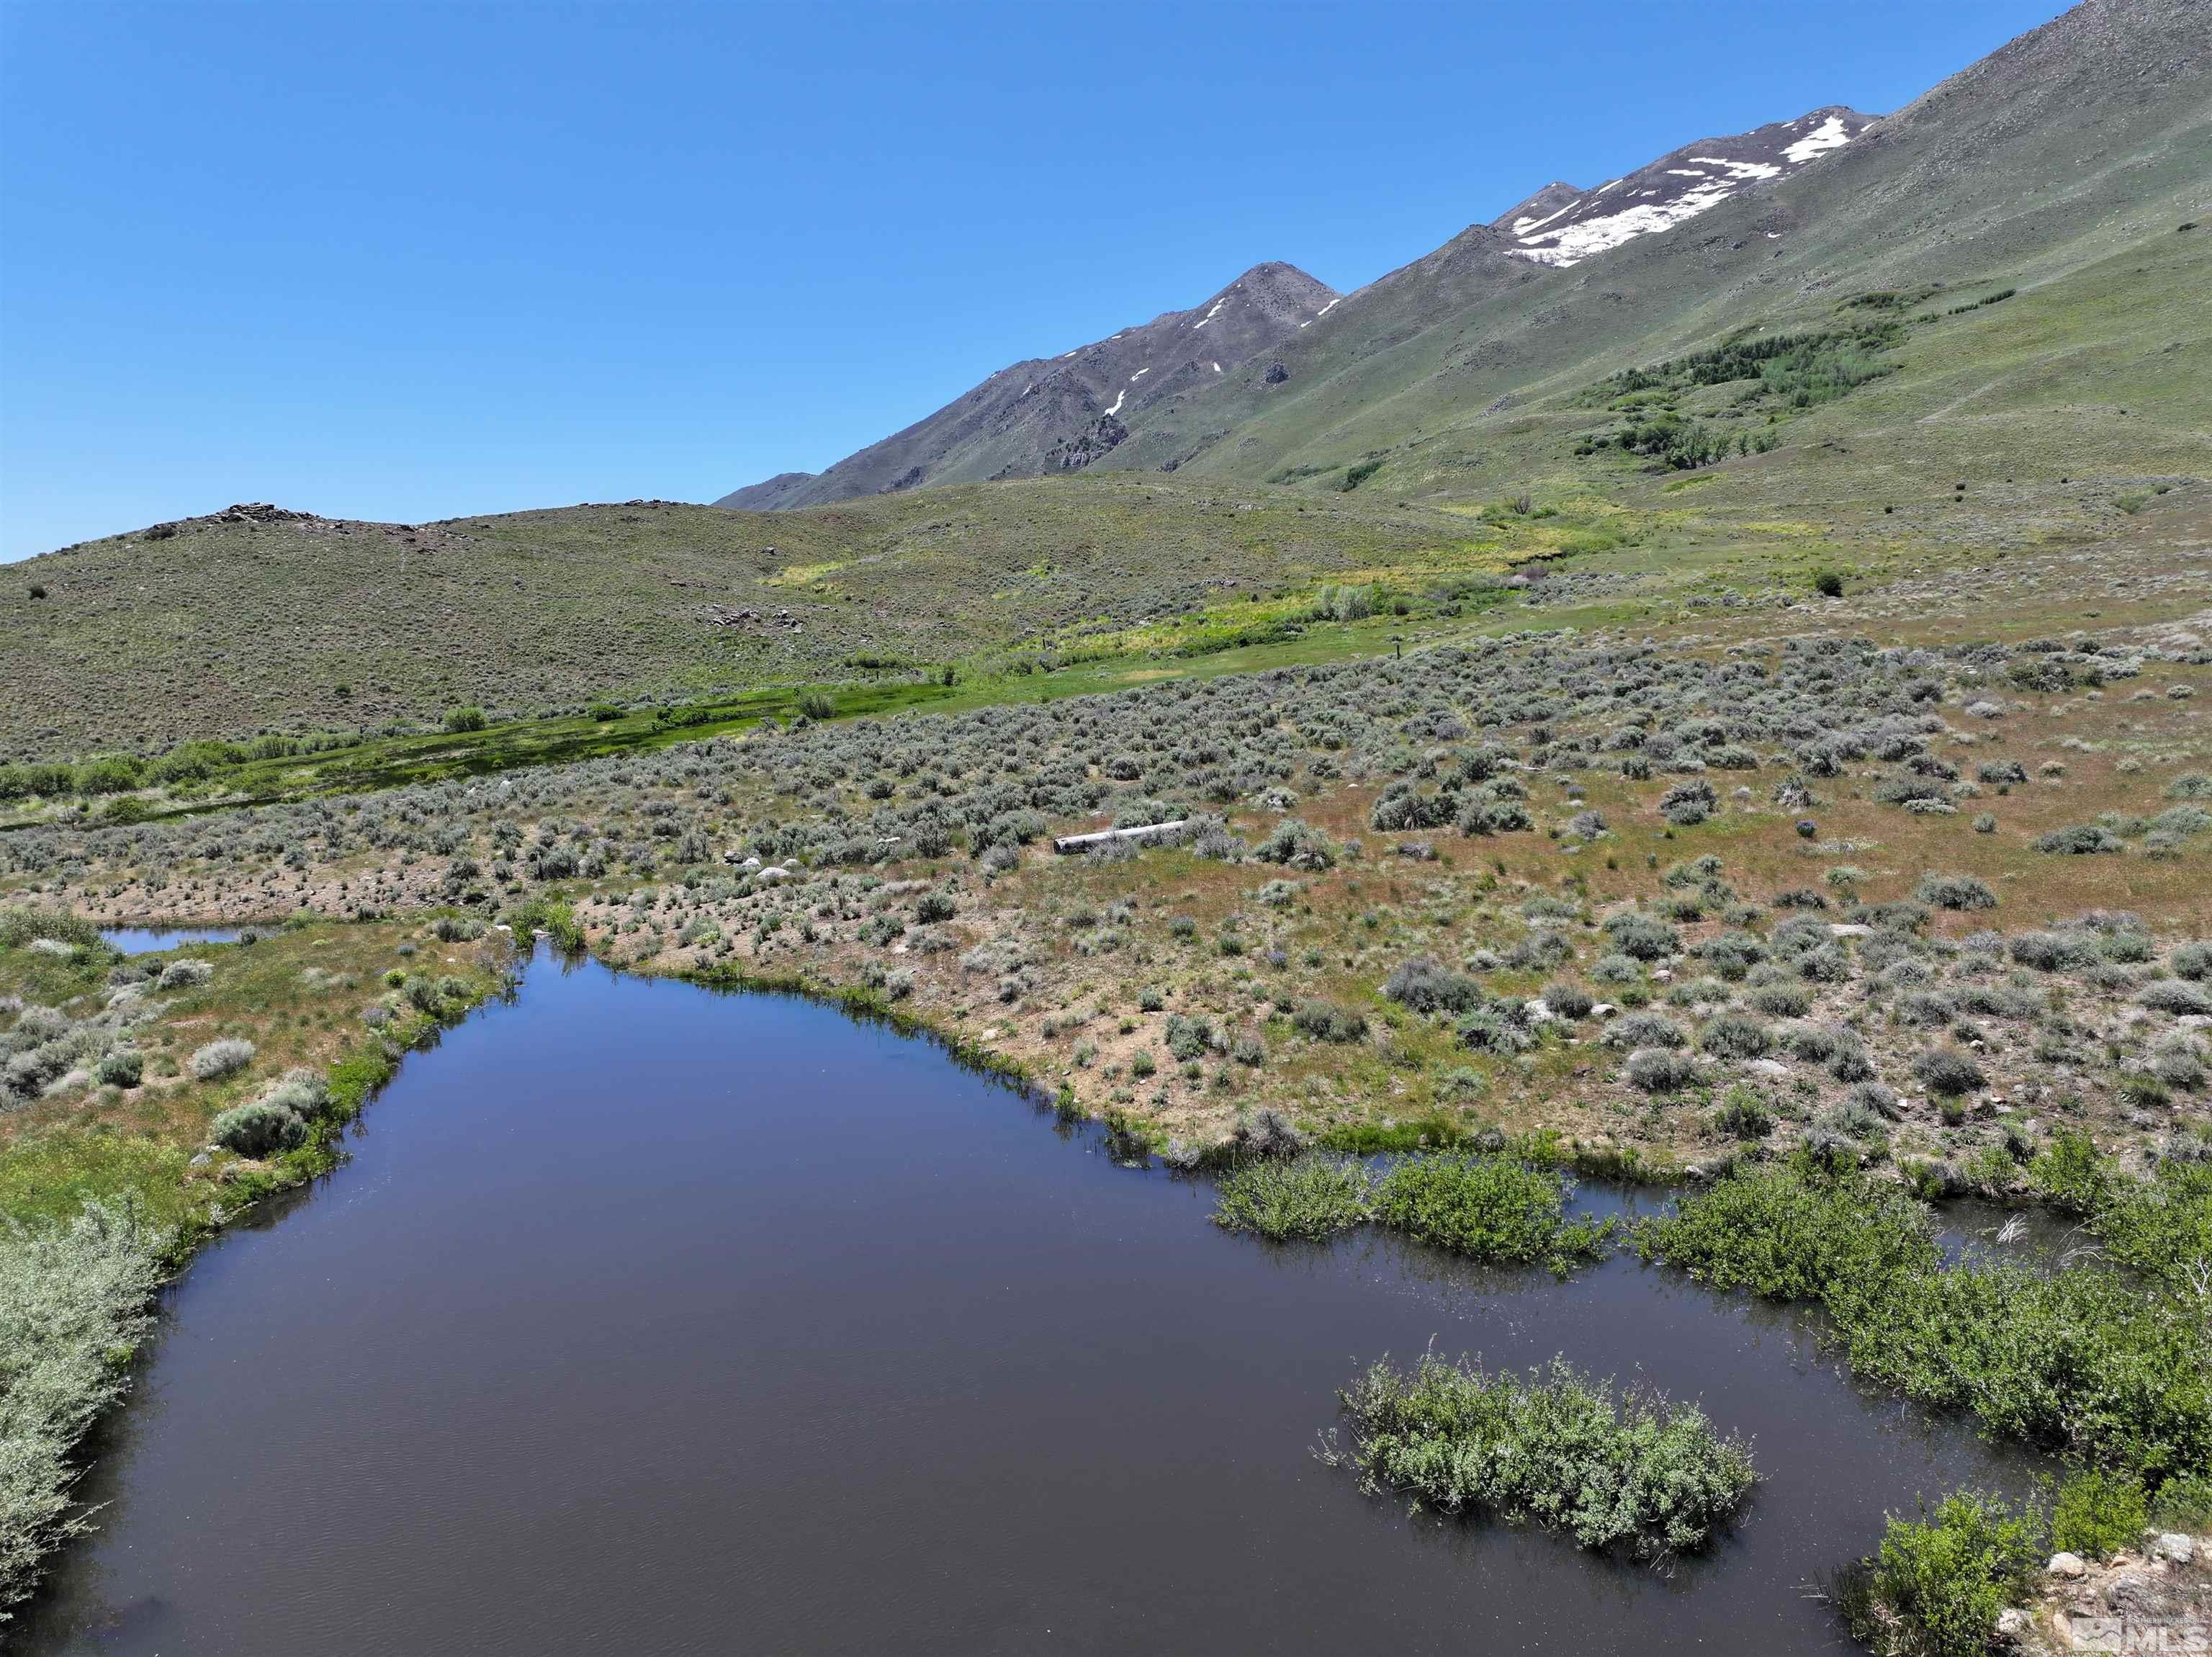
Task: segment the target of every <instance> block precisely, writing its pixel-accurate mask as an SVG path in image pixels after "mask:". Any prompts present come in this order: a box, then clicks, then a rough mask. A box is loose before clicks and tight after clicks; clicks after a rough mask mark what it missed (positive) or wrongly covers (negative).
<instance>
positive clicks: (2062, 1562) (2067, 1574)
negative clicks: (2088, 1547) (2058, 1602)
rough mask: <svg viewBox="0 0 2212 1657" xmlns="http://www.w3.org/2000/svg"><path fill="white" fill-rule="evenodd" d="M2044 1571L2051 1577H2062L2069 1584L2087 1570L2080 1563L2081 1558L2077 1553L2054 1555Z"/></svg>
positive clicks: (2085, 1566)
mask: <svg viewBox="0 0 2212 1657" xmlns="http://www.w3.org/2000/svg"><path fill="white" fill-rule="evenodd" d="M2045 1569H2048V1570H2049V1571H2050V1573H2051V1575H2053V1576H2063V1577H2064V1578H2065V1579H2066V1580H2067V1581H2069V1582H2070V1581H2076V1580H2078V1579H2079V1578H2080V1577H2081V1575H2082V1574H2083V1573H2084V1572H2086V1571H2087V1569H2089V1568H2088V1566H2087V1565H2086V1564H2084V1563H2082V1562H2081V1555H2080V1554H2078V1553H2054V1554H2052V1555H2051V1563H2050V1564H2049V1565H2048V1566H2047V1567H2045Z"/></svg>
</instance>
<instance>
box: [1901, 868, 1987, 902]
mask: <svg viewBox="0 0 2212 1657" xmlns="http://www.w3.org/2000/svg"><path fill="white" fill-rule="evenodd" d="M1912 895H1913V896H1914V897H1916V898H1917V899H1920V901H1921V902H1922V903H1923V904H1933V905H1935V906H1936V908H1938V909H1957V910H1973V909H1995V908H1996V906H1997V894H1996V892H1992V891H1990V889H1989V887H1988V886H1984V885H1983V884H1982V882H1981V881H1979V880H1976V879H1975V878H1974V877H1973V876H1972V875H1971V874H1923V875H1922V876H1921V877H1920V884H1919V885H1918V886H1916V887H1915V888H1914V889H1913V893H1912Z"/></svg>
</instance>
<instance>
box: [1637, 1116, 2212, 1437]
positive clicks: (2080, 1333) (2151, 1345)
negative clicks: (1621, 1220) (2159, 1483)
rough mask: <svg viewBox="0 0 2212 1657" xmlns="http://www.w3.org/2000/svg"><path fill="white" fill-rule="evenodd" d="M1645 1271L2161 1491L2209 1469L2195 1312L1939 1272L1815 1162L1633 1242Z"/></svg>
mask: <svg viewBox="0 0 2212 1657" xmlns="http://www.w3.org/2000/svg"><path fill="white" fill-rule="evenodd" d="M1635 1236H1636V1243H1637V1247H1638V1251H1639V1252H1641V1253H1642V1254H1643V1255H1644V1258H1646V1259H1647V1260H1663V1261H1666V1262H1667V1263H1668V1264H1673V1265H1675V1266H1679V1267H1680V1268H1682V1269H1684V1270H1687V1271H1689V1272H1690V1273H1691V1274H1692V1276H1696V1277H1698V1278H1699V1279H1700V1280H1701V1281H1703V1282H1708V1283H1710V1284H1711V1285H1712V1286H1713V1287H1715V1288H1736V1289H1744V1290H1747V1291H1749V1292H1750V1293H1753V1294H1755V1295H1762V1296H1765V1297H1767V1298H1770V1299H1775V1300H1809V1301H1817V1302H1819V1303H1820V1305H1821V1306H1822V1307H1825V1308H1826V1311H1827V1313H1828V1314H1829V1318H1830V1320H1831V1324H1832V1328H1833V1331H1834V1338H1835V1339H1836V1340H1837V1341H1838V1343H1840V1344H1841V1346H1842V1348H1843V1349H1844V1353H1845V1355H1846V1356H1847V1357H1848V1358H1849V1360H1850V1363H1851V1365H1852V1367H1853V1368H1854V1369H1856V1370H1857V1371H1858V1373H1859V1374H1861V1375H1863V1376H1864V1377H1865V1378H1867V1379H1869V1380H1874V1381H1877V1382H1880V1383H1881V1384H1884V1385H1887V1386H1894V1387H1896V1388H1897V1389H1898V1390H1899V1391H1900V1392H1905V1393H1907V1394H1909V1395H1910V1396H1911V1397H1914V1398H1920V1399H1922V1400H1923V1401H1924V1402H1927V1403H1929V1404H1936V1405H1937V1406H1939V1407H1954V1408H1960V1409H1964V1410H1969V1411H1971V1412H1972V1414H1973V1415H1974V1416H1977V1417H1978V1418H1979V1419H1980V1420H1981V1422H1983V1424H1984V1426H1985V1427H1987V1428H1989V1429H1990V1430H1991V1431H1993V1432H1996V1433H2001V1434H2003V1435H2009V1436H2012V1437H2015V1438H2020V1439H2024V1440H2026V1441H2028V1442H2030V1443H2033V1444H2038V1445H2041V1446H2045V1447H2050V1448H2053V1449H2057V1450H2062V1451H2064V1452H2067V1453H2071V1454H2074V1455H2076V1456H2079V1457H2081V1458H2082V1459H2085V1460H2087V1461H2089V1462H2091V1463H2093V1464H2095V1465H2103V1466H2107V1467H2112V1468H2116V1469H2121V1470H2126V1471H2134V1472H2136V1473H2137V1474H2139V1475H2141V1476H2142V1477H2144V1478H2145V1479H2146V1480H2150V1481H2154V1480H2155V1479H2157V1478H2159V1477H2164V1476H2165V1475H2166V1473H2168V1472H2174V1471H2185V1470H2187V1469H2190V1468H2194V1467H2198V1466H2202V1465H2205V1464H2206V1462H2207V1460H2208V1459H2212V1333H2208V1331H2207V1330H2206V1328H2205V1325H2204V1320H2203V1314H2202V1312H2201V1310H2199V1309H2198V1308H2196V1307H2192V1306H2191V1305H2189V1304H2188V1303H2186V1302H2185V1301H2181V1300H2180V1299H2179V1298H2178V1297H2172V1296H2166V1295H2160V1294H2157V1293H2155V1292H2154V1293H2151V1294H2148V1295H2146V1294H2145V1293H2144V1292H2143V1290H2142V1288H2141V1287H2140V1286H2139V1285H2137V1284H2135V1283H2130V1282H2127V1281H2125V1280H2124V1279H2123V1278H2122V1277H2121V1276H2118V1275H2117V1274H2115V1273H2112V1272H2111V1271H2109V1270H2103V1269H2101V1268H2095V1267H2087V1266H2074V1267H2069V1268H2067V1269H2065V1270H2059V1271H2056V1272H2051V1273H2039V1272H2035V1271H2031V1270H2024V1269H2021V1268H2017V1267H2013V1266H1996V1265H1979V1264H1973V1265H1956V1266H1948V1267H1947V1266H1946V1265H1945V1264H1943V1259H1942V1252H1941V1250H1940V1249H1939V1248H1938V1247H1937V1246H1936V1239H1935V1235H1934V1232H1933V1228H1932V1226H1931V1224H1930V1221H1929V1215H1928V1212H1927V1210H1926V1209H1924V1208H1923V1206H1922V1205H1921V1204H1920V1203H1917V1202H1916V1201H1914V1200H1913V1198H1912V1197H1911V1196H1909V1195H1908V1194H1907V1193H1905V1191H1902V1190H1901V1189H1899V1187H1897V1186H1895V1185H1891V1184H1889V1183H1887V1182H1885V1181H1881V1180H1876V1179H1869V1178H1868V1177H1866V1176H1863V1175H1861V1174H1858V1173H1852V1172H1842V1173H1839V1172H1836V1171H1834V1170H1832V1169H1831V1168H1829V1167H1824V1166H1822V1165H1820V1164H1819V1163H1817V1162H1815V1161H1813V1160H1811V1159H1808V1158H1798V1159H1795V1160H1793V1161H1790V1162H1789V1163H1785V1164H1770V1165H1765V1166H1762V1167H1739V1168H1738V1169H1737V1170H1735V1172H1734V1173H1731V1174H1730V1175H1729V1177H1728V1178H1726V1179H1720V1180H1717V1181H1716V1182H1715V1183H1714V1184H1713V1185H1711V1186H1710V1187H1709V1188H1707V1189H1706V1190H1705V1191H1702V1192H1699V1193H1698V1194H1696V1195H1694V1196H1692V1197H1685V1198H1684V1199H1682V1201H1681V1202H1680V1204H1679V1205H1678V1208H1677V1209H1676V1211H1675V1213H1674V1214H1673V1215H1669V1216H1666V1217H1663V1218H1660V1219H1657V1220H1653V1221H1644V1222H1643V1223H1642V1224H1640V1225H1638V1227H1637V1228H1636V1233H1635Z"/></svg>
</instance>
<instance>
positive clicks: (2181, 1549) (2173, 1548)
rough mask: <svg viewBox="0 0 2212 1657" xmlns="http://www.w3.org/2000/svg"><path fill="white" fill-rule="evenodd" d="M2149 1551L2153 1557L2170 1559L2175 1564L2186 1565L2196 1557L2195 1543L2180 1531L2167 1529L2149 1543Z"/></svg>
mask: <svg viewBox="0 0 2212 1657" xmlns="http://www.w3.org/2000/svg"><path fill="white" fill-rule="evenodd" d="M2150 1553H2151V1557H2152V1558H2154V1559H2171V1560H2172V1561H2173V1563H2175V1564H2177V1565H2186V1564H2187V1563H2189V1562H2190V1561H2191V1560H2192V1559H2194V1558H2196V1557H2197V1543H2196V1540H2195V1539H2194V1538H2191V1537H2190V1536H2188V1535H2186V1534H2185V1533H2184V1532H2180V1531H2167V1532H2165V1533H2164V1534H2163V1535H2161V1536H2160V1538H2158V1540H2157V1541H2155V1542H2154V1543H2152V1544H2150Z"/></svg>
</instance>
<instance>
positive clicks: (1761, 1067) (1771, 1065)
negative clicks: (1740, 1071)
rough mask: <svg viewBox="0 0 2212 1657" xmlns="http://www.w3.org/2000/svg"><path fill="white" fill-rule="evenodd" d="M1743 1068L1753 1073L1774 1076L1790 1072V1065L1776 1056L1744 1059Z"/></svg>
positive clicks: (1782, 1075)
mask: <svg viewBox="0 0 2212 1657" xmlns="http://www.w3.org/2000/svg"><path fill="white" fill-rule="evenodd" d="M1743 1068H1744V1069H1747V1070H1749V1071H1750V1072H1751V1073H1752V1074H1753V1075H1763V1076H1775V1077H1784V1076H1787V1075H1789V1074H1790V1067H1789V1066H1788V1065H1787V1064H1784V1063H1783V1062H1782V1061H1781V1060H1780V1059H1778V1058H1753V1059H1746V1060H1745V1061H1744V1065H1743Z"/></svg>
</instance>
